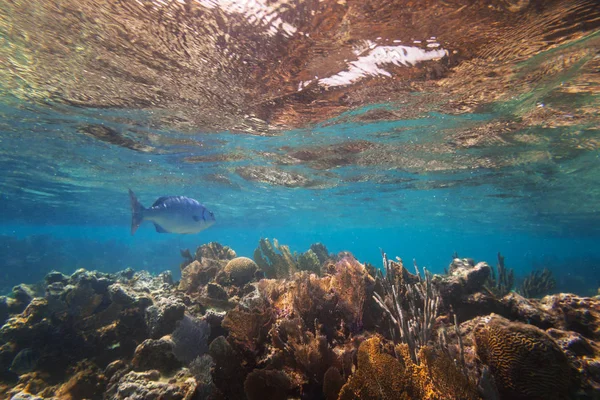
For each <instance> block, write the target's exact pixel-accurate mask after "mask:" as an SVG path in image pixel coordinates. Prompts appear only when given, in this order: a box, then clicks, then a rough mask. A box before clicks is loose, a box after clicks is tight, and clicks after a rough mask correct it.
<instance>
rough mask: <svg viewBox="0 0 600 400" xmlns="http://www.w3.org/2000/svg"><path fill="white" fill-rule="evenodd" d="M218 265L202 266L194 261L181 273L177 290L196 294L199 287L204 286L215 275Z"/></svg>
mask: <svg viewBox="0 0 600 400" xmlns="http://www.w3.org/2000/svg"><path fill="white" fill-rule="evenodd" d="M218 270H219V266H218V265H213V264H209V265H206V264H202V263H200V262H199V261H194V262H192V263H190V264H188V265H187V266H186V267H185V268H184V269H183V270H182V271H181V281H180V282H179V290H182V291H184V292H187V293H192V292H197V291H198V290H199V287H200V286H203V285H206V284H207V283H208V282H210V281H211V280H212V279H214V277H215V276H216V275H217V272H218Z"/></svg>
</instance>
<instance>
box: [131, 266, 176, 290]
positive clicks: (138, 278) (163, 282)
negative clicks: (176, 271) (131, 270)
mask: <svg viewBox="0 0 600 400" xmlns="http://www.w3.org/2000/svg"><path fill="white" fill-rule="evenodd" d="M130 285H131V288H132V289H133V290H135V291H137V292H147V293H150V292H159V291H164V290H168V289H169V288H170V287H172V286H173V276H172V274H171V272H170V271H165V272H162V273H160V274H158V275H156V276H154V275H151V274H150V273H149V272H148V271H140V272H136V273H135V274H134V275H133V278H132V279H131V282H130Z"/></svg>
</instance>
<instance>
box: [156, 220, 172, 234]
mask: <svg viewBox="0 0 600 400" xmlns="http://www.w3.org/2000/svg"><path fill="white" fill-rule="evenodd" d="M154 227H155V228H156V232H158V233H169V231H167V230H165V228H163V227H162V226H160V225H159V224H157V223H156V222H155V223H154Z"/></svg>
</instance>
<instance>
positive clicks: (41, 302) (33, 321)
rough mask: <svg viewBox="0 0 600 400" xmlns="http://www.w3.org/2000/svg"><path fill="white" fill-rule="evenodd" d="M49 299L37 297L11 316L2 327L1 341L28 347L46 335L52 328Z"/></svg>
mask: <svg viewBox="0 0 600 400" xmlns="http://www.w3.org/2000/svg"><path fill="white" fill-rule="evenodd" d="M49 314H50V310H49V306H48V301H47V300H46V299H43V298H35V299H33V300H32V301H31V303H29V305H28V306H27V308H26V309H25V310H24V311H23V312H22V313H20V314H18V315H15V316H13V317H11V318H9V319H8V320H7V321H6V323H5V324H4V325H3V326H2V327H1V328H0V341H4V342H5V343H6V342H15V343H22V344H24V345H23V347H27V346H28V345H29V344H30V343H32V341H34V340H36V339H37V338H39V337H44V335H46V334H47V332H48V331H49V330H50V329H51V324H50V321H49V320H48V319H47V318H46V317H47V316H48V315H49Z"/></svg>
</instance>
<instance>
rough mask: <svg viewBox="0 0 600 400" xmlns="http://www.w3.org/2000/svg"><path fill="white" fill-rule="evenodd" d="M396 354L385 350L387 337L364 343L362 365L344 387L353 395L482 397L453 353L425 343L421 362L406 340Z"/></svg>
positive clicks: (434, 399) (344, 394)
mask: <svg viewBox="0 0 600 400" xmlns="http://www.w3.org/2000/svg"><path fill="white" fill-rule="evenodd" d="M394 353H395V354H396V355H397V356H398V358H395V357H394V356H392V355H391V354H387V353H385V352H384V351H383V341H382V339H381V338H379V337H373V338H371V339H369V340H367V341H365V342H363V343H362V344H361V345H360V348H359V350H358V369H357V371H356V372H355V373H354V375H352V376H351V377H350V379H348V382H346V384H345V385H344V386H343V387H342V389H341V391H340V396H339V400H349V399H360V400H364V399H399V400H401V399H422V400H442V399H444V400H451V399H457V400H458V399H460V400H471V399H473V400H474V399H479V398H480V397H479V395H478V394H477V390H476V388H475V387H474V385H473V384H472V383H471V382H469V380H468V379H467V377H466V376H464V375H462V373H461V372H460V371H459V370H458V369H457V368H456V366H455V365H454V362H453V361H452V360H451V359H450V357H448V356H446V355H444V354H441V355H438V354H435V353H434V352H433V350H432V349H430V348H428V347H424V348H422V349H421V351H420V353H419V359H420V360H422V362H421V364H420V365H417V364H415V363H413V361H412V358H411V356H410V351H409V348H408V346H407V345H406V344H399V345H397V346H396V347H395V349H394Z"/></svg>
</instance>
